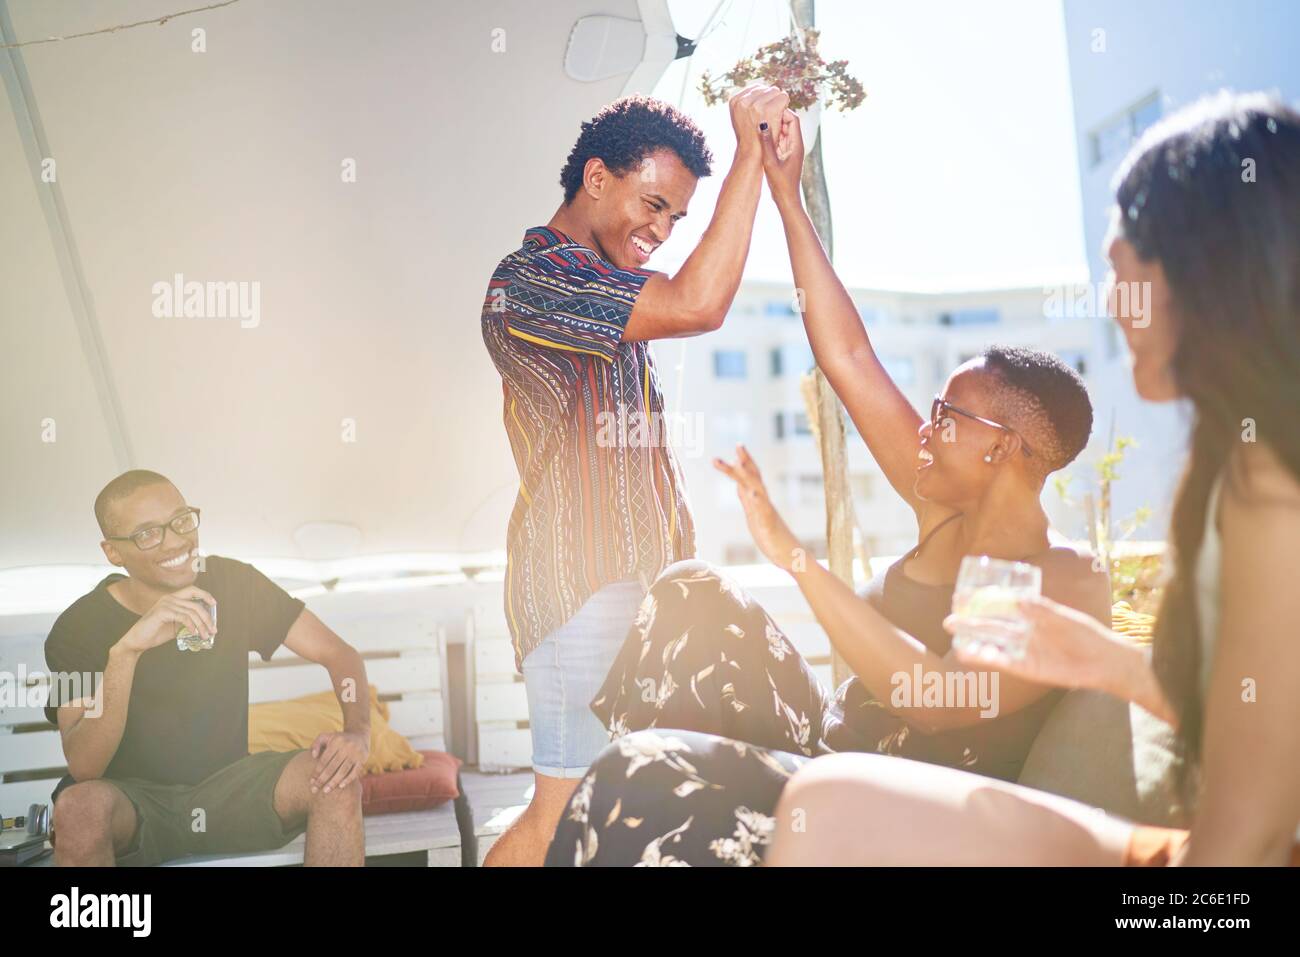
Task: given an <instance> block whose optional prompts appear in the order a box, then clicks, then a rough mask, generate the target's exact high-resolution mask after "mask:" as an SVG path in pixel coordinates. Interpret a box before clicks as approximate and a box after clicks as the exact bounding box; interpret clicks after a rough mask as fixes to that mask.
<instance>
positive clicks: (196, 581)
mask: <svg viewBox="0 0 1300 957" xmlns="http://www.w3.org/2000/svg"><path fill="white" fill-rule="evenodd" d="M95 517H96V519H98V521H99V527H100V530H101V531H102V532H103V535H104V541H102V542H101V543H100V547H101V548H103V550H104V554H105V555H107V556H108V560H109V561H110V562H112V563H113V564H114V565H117V566H119V567H121V568H124V569H126V572H127V574H126V575H125V576H123V575H119V574H112V575H109V576H108V577H106V578H105V579H104V580H103V581H101V582H100V583H99V584H98V585H96V586H95V588H94V589H93V590H92V591H91V592H89V593H88V594H86V595H83V596H82V597H80V598H78V599H77V600H76V601H75V602H73V604H72V605H71V606H70V607H69V608H68V609H67V610H66V611H64V612H63V614H61V615H60V616H59V618H58V620H57V621H56V622H55V623H54V628H53V629H52V630H51V631H50V635H49V637H48V638H47V639H46V641H45V660H46V664H47V665H48V667H49V669H50V671H51V673H52V675H54V676H57V675H59V674H60V673H64V674H72V673H86V672H93V673H97V674H98V675H99V676H100V677H99V681H98V687H97V688H95V689H94V691H93V694H92V693H91V692H90V691H89V690H87V692H86V694H85V695H83V696H82V697H81V698H79V699H77V700H71V701H62V700H57V701H52V702H51V706H50V707H47V708H46V715H47V716H48V717H49V719H50V720H51V721H57V723H58V726H59V733H60V734H61V735H62V737H63V752H64V755H65V756H66V757H67V761H68V775H67V776H65V777H64V778H63V779H62V780H61V781H60V782H59V784H58V787H57V788H56V789H55V791H54V825H53V831H54V834H53V835H52V840H53V841H54V860H55V863H56V864H58V865H81V866H104V865H112V864H113V863H114V862H116V863H117V864H120V865H152V864H158V863H161V862H163V861H167V860H171V859H174V858H178V857H182V856H184V855H186V854H212V853H230V852H247V851H258V850H265V849H270V848H275V847H281V846H283V845H284V844H287V843H288V842H289V841H291V840H293V839H294V838H295V837H297V836H298V835H299V834H301V833H302V832H303V831H304V830H306V832H307V850H306V863H307V864H309V865H313V864H315V865H361V864H362V863H363V862H364V858H365V849H364V833H363V830H362V824H361V784H360V777H361V775H362V773H364V768H365V763H366V758H367V756H368V755H369V752H370V716H369V707H370V693H369V688H368V686H367V684H366V676H365V666H364V664H363V663H362V661H361V656H360V655H358V654H357V652H356V651H355V650H354V649H353V648H351V647H350V646H349V645H347V644H346V643H344V642H343V640H342V639H341V638H339V636H338V635H336V634H334V632H332V631H330V629H329V628H327V627H326V626H325V625H324V624H322V623H321V621H320V620H319V619H318V618H317V617H316V616H315V615H313V614H312V613H311V612H309V611H307V610H305V609H304V607H303V603H302V602H301V601H299V600H298V599H296V598H290V597H289V595H288V594H287V593H286V592H285V591H284V590H283V589H282V588H280V587H279V586H278V585H276V584H275V583H273V582H272V581H271V580H270V579H268V578H267V577H266V576H265V575H263V574H262V573H261V572H259V571H258V570H257V569H256V568H253V567H252V566H251V565H246V564H244V563H243V562H237V561H234V560H232V559H229V558H218V557H216V556H211V557H200V556H199V555H198V551H197V549H198V527H199V510H198V509H196V508H191V507H189V506H188V505H187V504H186V502H185V499H184V498H183V497H182V496H181V493H180V492H179V491H178V490H177V489H176V486H174V485H172V483H171V482H170V481H168V480H167V479H166V478H165V477H163V476H162V475H159V474H158V473H156V472H149V471H144V470H133V471H130V472H125V473H123V474H122V475H119V476H118V477H117V478H115V479H113V481H111V482H109V483H108V485H107V486H105V488H104V490H103V491H102V492H100V493H99V497H98V498H96V499H95ZM212 606H215V607H216V609H217V612H216V614H213V613H211V611H210V609H211V607H212ZM218 621H219V622H220V628H219V630H218V627H217V622H218ZM186 634H193V635H195V636H197V637H196V638H195V639H194V640H193V641H192V642H186V645H187V647H186V648H185V649H182V647H181V645H182V642H181V641H180V640H178V636H183V635H186ZM209 639H213V640H211V641H210V642H209ZM281 642H283V643H284V644H285V645H286V646H287V647H288V648H289V649H290V650H292V651H293V652H295V653H296V654H298V655H300V656H301V657H303V658H306V659H308V660H309V661H315V662H317V663H319V664H321V665H324V666H325V667H326V668H327V669H328V670H329V673H330V677H331V679H332V681H333V684H334V689H335V692H336V694H338V697H339V703H340V705H341V706H342V708H343V717H344V730H343V731H341V732H331V733H326V734H322V735H320V737H318V738H317V739H316V741H315V742H314V743H313V745H312V747H311V749H310V750H297V751H289V752H283V753H281V752H273V751H268V752H262V753H259V754H252V755H250V754H249V753H248V653H249V652H250V651H256V652H257V653H258V654H260V655H261V656H262V658H263V659H270V657H271V655H272V653H274V651H275V649H276V648H278V647H279V646H280V643H281ZM203 646H208V647H203ZM193 647H199V648H200V649H201V650H197V651H193V650H190V648H193ZM56 686H57V682H56Z"/></svg>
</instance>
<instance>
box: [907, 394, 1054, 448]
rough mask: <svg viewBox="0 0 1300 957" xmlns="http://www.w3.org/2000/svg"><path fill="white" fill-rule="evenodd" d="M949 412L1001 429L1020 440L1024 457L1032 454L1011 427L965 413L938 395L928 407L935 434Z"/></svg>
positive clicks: (1022, 437) (972, 413)
mask: <svg viewBox="0 0 1300 957" xmlns="http://www.w3.org/2000/svg"><path fill="white" fill-rule="evenodd" d="M949 412H956V413H957V414H958V415H964V416H966V418H968V419H974V420H975V421H976V422H982V423H984V424H985V425H988V426H992V427H993V428H995V429H1001V430H1002V431H1003V432H1010V433H1011V434H1012V435H1014V436H1016V437H1017V438H1018V439H1020V448H1021V450H1022V451H1023V452H1024V453H1025V455H1033V454H1034V453H1033V451H1032V450H1031V449H1030V448H1029V443H1028V442H1026V441H1025V437H1024V436H1023V435H1021V434H1020V433H1019V432H1017V431H1016V430H1015V429H1013V428H1011V426H1009V425H1003V424H1002V423H1001V422H994V421H993V420H992V419H986V418H984V416H982V415H976V414H975V413H974V412H967V411H966V410H965V409H961V408H958V407H957V406H955V405H953V404H952V403H951V402H949V401H948V400H947V399H945V398H944V397H943V396H940V395H936V396H935V397H934V402H933V403H931V405H930V427H931V428H932V429H934V430H935V431H936V432H937V431H938V430H939V428H940V426H941V425H942V424H943V420H944V419H945V418H947V413H949Z"/></svg>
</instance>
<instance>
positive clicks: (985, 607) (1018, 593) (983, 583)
mask: <svg viewBox="0 0 1300 957" xmlns="http://www.w3.org/2000/svg"><path fill="white" fill-rule="evenodd" d="M1042 591H1043V572H1042V570H1041V569H1040V568H1039V567H1038V566H1037V565H1028V564H1026V563H1025V562H1008V561H1004V560H1002V559H1000V558H990V557H989V556H987V555H967V556H966V557H965V558H963V559H962V560H961V571H960V572H959V573H958V575H957V586H956V587H955V588H954V589H953V593H952V613H953V614H954V615H955V616H957V618H959V619H970V620H971V621H970V625H969V627H966V626H964V623H963V622H960V621H959V622H958V625H957V632H956V634H954V635H953V639H952V644H953V647H954V648H956V649H958V650H960V649H962V648H969V647H970V646H971V645H992V646H993V647H995V648H997V649H998V650H999V651H1000V652H1002V653H1003V654H1004V655H1006V656H1007V657H1008V658H1015V659H1019V658H1023V657H1024V656H1025V647H1026V645H1027V643H1028V640H1029V626H1028V624H1027V623H1026V622H1025V620H1024V618H1023V617H1022V616H1021V614H1020V608H1019V605H1020V602H1021V601H1023V600H1025V599H1027V598H1037V597H1038V596H1039V595H1041V594H1042ZM975 619H984V620H990V621H995V622H997V623H998V624H999V625H1001V626H1002V627H1000V628H999V629H998V630H997V631H992V630H989V629H982V628H980V627H979V625H978V623H977V622H976V621H975Z"/></svg>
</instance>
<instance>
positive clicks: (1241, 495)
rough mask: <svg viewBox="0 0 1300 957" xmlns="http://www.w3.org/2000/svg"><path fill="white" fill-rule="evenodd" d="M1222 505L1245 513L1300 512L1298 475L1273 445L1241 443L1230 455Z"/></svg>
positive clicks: (1299, 482) (1299, 480)
mask: <svg viewBox="0 0 1300 957" xmlns="http://www.w3.org/2000/svg"><path fill="white" fill-rule="evenodd" d="M1223 498H1224V505H1225V507H1231V508H1233V509H1241V510H1245V511H1248V512H1258V511H1264V510H1281V511H1282V512H1292V513H1295V514H1297V515H1300V476H1298V475H1297V474H1296V473H1295V472H1294V471H1292V470H1291V469H1290V468H1288V467H1287V464H1286V463H1285V462H1284V461H1282V457H1281V456H1280V455H1278V453H1277V452H1276V450H1274V449H1273V447H1272V446H1270V445H1267V444H1264V443H1262V442H1261V443H1256V442H1252V443H1249V444H1243V445H1242V446H1241V448H1239V449H1238V450H1236V451H1235V452H1234V453H1233V455H1232V462H1231V466H1230V467H1229V469H1228V478H1227V481H1226V482H1225V483H1224V496H1223Z"/></svg>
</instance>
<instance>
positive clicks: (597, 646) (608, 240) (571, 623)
mask: <svg viewBox="0 0 1300 957" xmlns="http://www.w3.org/2000/svg"><path fill="white" fill-rule="evenodd" d="M788 102H789V97H787V96H786V95H785V94H784V93H783V92H781V91H780V90H778V89H777V88H775V87H770V86H753V87H748V88H746V89H745V90H743V91H741V92H740V93H738V94H736V96H735V97H733V98H732V100H731V104H730V108H731V122H732V127H733V128H734V131H735V134H736V156H735V160H734V162H733V163H732V166H731V171H730V172H729V173H728V174H727V178H726V180H725V181H724V182H723V185H722V190H721V192H720V194H719V196H718V204H717V208H716V209H715V210H714V213H713V219H712V221H711V222H710V223H709V226H708V228H707V229H706V230H705V231H704V235H703V236H702V238H701V239H700V243H699V245H698V246H697V247H696V249H695V251H694V252H692V253H691V255H690V257H689V258H688V259H687V260H686V262H685V263H684V264H683V265H682V268H681V269H680V270H679V271H678V272H677V274H676V275H675V276H673V277H672V278H669V277H667V276H665V275H664V274H662V273H657V272H653V271H650V270H647V269H645V268H643V267H644V266H645V265H646V263H647V262H649V260H650V257H651V255H652V254H653V253H654V251H655V249H656V248H658V247H659V246H660V245H661V244H662V243H663V242H665V241H666V240H667V239H668V237H669V235H670V234H671V233H672V230H673V227H674V226H675V225H676V224H677V222H678V221H680V220H681V219H682V217H684V216H685V215H686V212H687V206H688V205H689V203H690V200H691V196H692V195H693V194H694V192H695V186H696V184H697V182H698V181H699V179H700V177H703V176H708V175H709V173H710V172H711V165H712V156H711V154H710V152H709V149H708V147H707V146H706V145H705V142H704V136H703V134H701V132H700V130H699V128H698V127H696V125H695V124H694V123H693V122H692V121H691V120H690V119H689V118H688V117H686V116H685V115H684V114H682V113H680V112H678V111H677V110H676V109H674V108H673V107H672V106H669V105H668V104H666V103H662V102H660V101H658V100H653V99H650V98H647V97H643V96H630V97H624V98H623V99H620V100H617V101H615V102H614V103H611V104H610V105H609V106H607V107H605V108H604V109H603V110H601V111H600V112H599V113H598V114H596V116H595V118H593V119H592V120H591V121H590V122H588V123H583V124H582V132H581V133H580V134H579V136H578V142H577V143H576V144H575V145H574V147H573V150H572V152H571V153H570V154H569V159H568V162H567V163H566V164H565V167H564V169H563V170H562V171H561V173H560V184H561V186H563V188H564V202H563V203H562V204H561V205H560V208H559V209H558V210H556V212H555V215H554V216H552V217H551V220H550V222H549V223H547V224H546V225H545V226H537V227H534V228H532V229H529V230H528V231H527V232H526V233H525V234H524V242H523V245H522V246H521V247H520V248H519V249H518V250H517V251H515V252H513V253H511V254H510V255H508V256H507V257H506V258H505V259H503V260H502V261H501V263H500V264H499V265H498V266H497V268H496V271H495V272H494V273H493V274H492V280H491V282H490V283H489V285H488V292H487V297H486V299H485V300H484V304H483V314H482V327H483V340H484V342H485V343H486V344H487V349H488V352H489V353H490V355H491V356H492V361H493V363H494V364H495V365H496V368H497V371H498V372H499V373H500V374H501V380H502V387H503V391H504V399H505V402H504V419H505V426H506V432H507V434H508V436H509V439H510V447H511V450H512V452H513V454H514V458H515V464H516V465H517V467H518V469H519V477H520V488H519V497H518V498H517V499H516V501H515V507H514V511H513V513H512V514H511V517H510V526H509V531H508V534H507V541H506V552H507V569H506V582H505V611H506V619H507V622H508V625H509V628H510V633H511V637H512V639H513V642H514V648H515V665H516V667H517V668H519V670H520V671H521V672H522V673H523V675H524V684H525V686H526V688H527V694H528V714H529V726H530V729H531V731H532V741H533V772H534V777H535V788H534V792H533V798H532V802H531V803H530V804H529V805H528V807H527V808H526V809H525V811H524V813H523V814H522V815H520V817H519V818H518V819H517V820H516V821H515V822H514V824H513V825H512V826H511V827H510V828H509V830H507V831H506V832H505V834H503V835H502V836H501V838H500V839H499V840H498V841H497V843H496V844H495V845H494V846H493V848H492V850H491V852H490V853H489V854H488V857H487V863H488V864H489V865H516V866H530V865H540V864H541V863H542V861H543V859H544V858H545V854H546V848H547V846H548V844H549V843H550V840H551V837H552V835H553V834H554V832H555V827H556V824H557V823H558V821H559V817H560V813H561V811H562V810H563V809H564V806H565V804H566V803H567V802H568V800H569V797H570V795H571V794H572V793H573V789H574V788H575V787H576V786H577V783H578V780H579V779H580V778H581V777H582V776H583V774H585V773H586V771H587V768H588V766H589V765H590V764H591V761H592V760H593V759H594V758H595V756H596V754H597V753H598V752H599V751H600V750H601V748H603V747H604V746H605V745H606V744H608V743H609V732H608V730H607V729H606V728H604V727H603V726H602V724H601V722H600V721H599V720H598V719H597V718H596V717H595V715H594V714H593V713H592V712H591V710H590V707H589V705H590V702H591V699H592V698H593V697H595V695H596V692H597V691H598V690H599V689H600V686H601V683H602V682H603V681H604V680H605V675H606V674H607V673H608V671H609V668H610V666H611V665H612V664H613V661H614V658H615V656H616V655H617V653H618V650H619V648H620V647H621V646H622V643H623V640H624V639H625V638H626V636H627V630H628V628H629V627H630V626H631V624H632V621H633V619H634V618H635V616H636V610H637V607H638V606H639V605H640V603H641V599H642V597H643V596H644V594H645V592H646V590H647V588H648V586H649V584H650V582H651V581H653V580H654V578H655V577H656V576H657V575H658V574H659V572H660V571H662V570H663V569H664V568H665V567H667V566H668V565H670V564H672V563H673V562H675V561H678V560H680V559H683V558H689V557H692V556H693V555H694V552H695V540H694V525H693V522H692V520H691V513H690V508H689V506H688V504H687V501H686V496H685V490H684V488H683V483H682V477H681V470H680V468H679V467H678V464H677V460H676V458H675V457H674V455H673V452H672V449H671V448H669V447H668V444H667V441H666V439H665V430H664V429H662V428H661V427H660V423H662V421H663V414H664V411H663V397H662V395H661V393H660V387H659V378H658V375H657V373H656V371H655V367H654V362H653V359H652V357H651V354H650V349H649V343H650V340H652V339H667V338H676V337H679V336H694V335H699V334H700V333H703V332H710V331H712V330H714V329H717V328H719V327H720V326H721V325H722V321H723V319H724V318H725V317H726V314H727V310H728V309H729V308H730V307H731V301H732V299H733V298H734V296H735V294H736V289H737V288H738V287H739V285H740V279H741V273H742V271H743V269H744V265H745V257H746V255H747V254H748V252H749V239H750V232H751V231H752V229H753V225H754V213H755V210H756V209H757V206H758V199H759V192H760V189H761V186H762V179H763V153H764V151H765V150H773V149H774V148H775V147H774V145H773V138H772V131H774V130H779V129H780V123H781V117H782V115H783V113H784V111H785V108H786V105H787V103H788ZM611 425H612V426H613V427H612V428H611Z"/></svg>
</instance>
